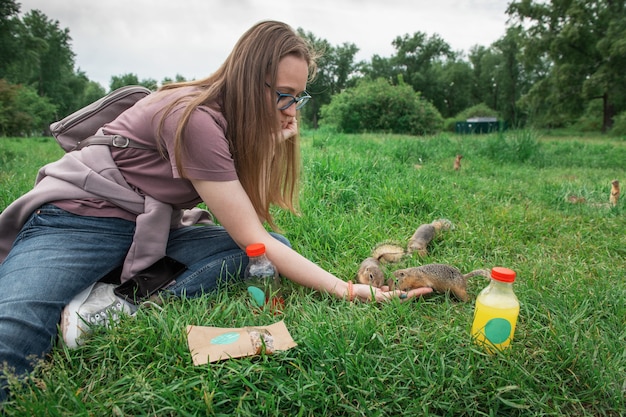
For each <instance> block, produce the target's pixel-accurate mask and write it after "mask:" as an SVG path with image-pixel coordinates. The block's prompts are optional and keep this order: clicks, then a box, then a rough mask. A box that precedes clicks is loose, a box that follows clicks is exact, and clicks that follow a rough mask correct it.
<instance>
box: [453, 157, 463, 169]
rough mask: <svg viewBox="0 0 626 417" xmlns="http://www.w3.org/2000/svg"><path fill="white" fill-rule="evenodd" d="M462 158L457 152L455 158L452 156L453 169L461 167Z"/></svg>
mask: <svg viewBox="0 0 626 417" xmlns="http://www.w3.org/2000/svg"><path fill="white" fill-rule="evenodd" d="M462 158H463V155H461V154H459V155H457V156H456V158H454V170H455V171H458V170H460V169H461V159H462Z"/></svg>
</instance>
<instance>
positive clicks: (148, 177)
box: [54, 87, 237, 220]
mask: <svg viewBox="0 0 626 417" xmlns="http://www.w3.org/2000/svg"><path fill="white" fill-rule="evenodd" d="M192 88H195V87H184V88H179V89H176V90H170V91H165V92H156V93H153V94H151V95H150V96H148V97H146V98H144V99H142V100H140V101H139V102H137V103H136V104H135V105H134V106H133V107H131V108H130V109H128V110H126V111H125V112H124V113H122V114H121V115H120V116H119V117H118V118H117V119H115V120H114V121H112V122H111V123H108V124H107V125H105V126H104V132H105V133H106V134H117V135H122V136H125V137H128V138H131V139H133V140H135V141H137V142H139V143H141V144H145V145H148V146H152V147H156V143H157V131H158V128H159V123H160V120H161V117H162V115H163V111H164V109H165V108H167V107H168V105H169V104H170V103H171V102H172V101H174V100H175V99H176V98H178V97H181V96H183V95H185V94H187V93H189V92H190V91H191V89H192ZM181 115H182V109H181V108H177V109H175V110H174V111H173V112H172V113H170V115H169V116H168V117H167V118H166V120H165V124H164V126H163V129H162V131H161V138H162V140H163V144H164V145H165V150H166V151H167V154H168V158H167V159H164V158H163V157H162V156H161V154H160V153H159V152H158V151H156V150H155V151H152V150H146V149H137V148H124V149H120V148H114V147H112V148H111V154H112V156H113V160H114V161H115V163H116V164H117V166H118V168H119V170H120V172H121V173H122V175H123V176H124V178H125V179H126V181H127V182H128V184H130V185H131V186H132V187H134V188H135V189H136V190H138V191H139V192H140V193H142V194H144V195H150V196H151V197H153V198H155V199H157V200H159V201H161V202H164V203H168V204H171V205H172V206H173V207H174V208H177V209H179V208H192V207H195V206H196V205H197V204H198V203H200V202H201V199H200V196H199V195H198V193H197V192H196V190H195V189H194V188H193V186H192V185H191V182H190V181H189V180H186V179H182V178H180V177H179V175H178V170H177V166H178V164H182V166H184V171H185V174H186V176H187V177H189V178H193V179H198V180H207V181H232V180H236V179H237V172H236V171H235V164H234V161H233V158H232V155H231V153H230V149H229V146H228V140H227V139H226V136H225V131H226V120H225V119H224V116H223V115H222V114H221V113H220V112H218V111H216V110H213V109H210V108H208V107H198V108H197V109H196V110H195V111H194V112H193V114H192V115H191V118H190V120H189V124H188V125H187V130H186V134H185V149H186V152H185V155H183V156H182V161H176V160H175V158H174V134H175V129H176V124H177V123H178V120H179V119H180V117H181ZM54 204H55V205H57V206H59V207H61V208H62V209H64V210H67V211H69V212H72V213H75V214H81V215H86V216H98V217H121V218H124V219H128V220H134V219H135V215H133V214H132V213H129V212H127V211H125V210H122V209H120V208H119V207H117V206H115V205H114V204H111V203H109V202H107V201H101V200H80V201H77V200H63V201H56V202H54Z"/></svg>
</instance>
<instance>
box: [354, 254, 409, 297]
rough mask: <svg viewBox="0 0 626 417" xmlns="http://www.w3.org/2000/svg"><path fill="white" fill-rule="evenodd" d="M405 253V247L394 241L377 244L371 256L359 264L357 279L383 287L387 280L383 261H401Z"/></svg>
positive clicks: (362, 282)
mask: <svg viewBox="0 0 626 417" xmlns="http://www.w3.org/2000/svg"><path fill="white" fill-rule="evenodd" d="M404 255H405V251H404V248H402V247H401V246H399V245H396V244H393V243H383V244H380V245H377V246H376V247H375V248H374V250H373V251H372V254H371V256H369V257H368V258H365V260H364V261H363V262H361V265H360V266H359V271H358V272H357V281H358V282H360V283H361V284H368V285H371V286H373V287H378V288H380V287H382V286H383V284H384V282H385V274H384V273H383V270H382V268H381V266H380V264H381V263H387V262H389V263H391V262H399V261H400V259H402V257H403V256H404Z"/></svg>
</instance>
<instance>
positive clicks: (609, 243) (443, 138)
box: [0, 130, 626, 416]
mask: <svg viewBox="0 0 626 417" xmlns="http://www.w3.org/2000/svg"><path fill="white" fill-rule="evenodd" d="M62 153H63V152H62V151H61V150H60V148H57V147H56V145H55V144H54V141H53V140H52V139H49V138H36V139H14V138H0V204H1V205H0V208H4V207H6V205H8V204H9V203H10V202H11V201H13V200H14V199H15V198H17V197H18V196H19V195H21V194H22V193H24V192H26V191H28V190H29V189H30V187H31V186H32V183H33V180H34V176H35V173H36V171H37V169H38V167H39V166H40V165H42V164H43V163H46V162H49V161H53V160H54V159H56V158H58V157H59V156H60V155H62ZM457 154H462V155H463V160H462V167H461V169H460V170H459V171H455V170H454V169H453V161H454V158H455V156H456V155H457ZM302 155H303V183H302V193H301V200H300V205H301V215H300V216H293V215H291V214H288V213H284V212H277V220H278V224H279V225H280V226H281V227H282V229H283V230H284V233H285V235H286V236H287V237H288V238H289V239H290V240H291V242H292V244H293V246H294V247H295V248H296V249H297V250H298V251H300V252H301V253H302V254H303V255H305V256H307V257H308V258H310V259H311V260H313V261H315V262H317V263H319V264H320V265H321V266H323V267H324V268H326V269H328V270H329V271H331V272H333V273H334V274H336V275H337V276H339V277H341V278H342V279H345V280H349V279H354V277H355V274H356V271H357V269H358V266H359V264H360V262H361V261H362V260H363V259H364V258H365V257H367V256H368V255H369V253H370V251H371V250H372V248H373V247H374V246H375V245H376V244H378V243H380V242H395V243H398V244H401V245H405V244H406V241H407V239H408V238H409V237H410V236H411V235H412V234H413V232H414V231H415V229H416V228H417V227H418V226H419V225H420V224H422V223H430V222H431V221H433V220H436V219H440V218H445V219H448V220H450V221H451V222H452V223H453V225H454V227H453V228H452V229H451V230H449V231H444V232H441V233H440V234H438V235H437V236H436V237H435V239H434V240H433V241H432V242H431V245H430V246H429V254H428V255H427V256H426V257H424V258H419V257H418V256H417V255H413V256H410V257H407V258H406V259H404V260H403V261H401V262H400V263H398V264H391V265H387V266H385V271H386V273H387V274H389V275H391V272H392V271H393V270H395V269H400V268H404V267H408V266H417V265H421V264H425V263H447V264H451V265H454V266H456V267H457V268H459V269H460V270H461V271H463V272H469V271H471V270H473V269H478V268H490V267H493V266H505V267H508V268H511V269H513V270H515V271H516V272H517V274H518V278H517V280H516V282H515V284H514V289H515V292H516V294H517V296H518V298H519V299H520V303H521V311H520V317H519V321H518V325H517V329H516V333H515V340H514V341H513V343H512V347H511V348H510V349H509V350H507V351H505V352H503V353H499V354H496V355H489V354H486V353H484V352H483V351H482V350H481V349H480V348H478V347H477V346H475V345H474V344H473V343H472V341H471V338H470V336H469V328H470V325H471V320H472V313H473V299H474V298H475V296H476V295H477V294H478V292H479V291H480V290H481V289H482V288H483V287H484V286H486V285H487V280H485V279H484V278H480V277H476V278H473V279H472V280H471V281H470V282H469V283H468V292H469V293H470V295H471V297H472V300H471V301H470V302H467V303H461V302H458V301H456V300H455V299H454V298H453V297H450V296H448V295H445V294H443V295H435V296H431V297H428V298H425V299H421V300H417V301H412V302H406V303H400V302H399V301H397V300H393V301H391V302H389V303H385V304H380V305H376V304H369V303H348V302H346V301H344V300H340V299H334V298H332V297H330V296H328V295H326V294H320V293H316V292H312V291H310V290H308V289H306V288H301V287H297V286H295V285H292V284H290V283H286V284H285V286H284V291H285V294H286V306H285V312H284V314H283V315H281V316H274V315H272V314H270V313H268V312H261V313H258V312H255V311H253V310H252V309H251V308H250V304H249V300H248V298H247V297H246V293H245V291H244V289H243V287H242V286H238V285H235V286H232V287H229V288H224V289H223V290H222V291H220V292H219V293H216V294H207V295H206V296H203V297H201V298H198V299H193V300H178V299H174V300H168V301H167V302H166V303H165V304H164V305H163V307H162V309H158V308H145V309H141V310H140V311H139V312H138V314H137V315H136V316H135V317H132V318H124V319H123V320H122V321H121V322H120V323H119V325H118V326H116V327H115V328H113V329H108V330H106V329H100V330H98V331H96V332H95V333H94V334H93V335H92V336H91V337H90V338H88V339H87V341H86V343H85V344H84V345H83V346H82V347H80V348H79V349H76V350H68V349H67V348H65V347H63V346H58V347H57V348H55V349H54V351H53V352H52V353H51V355H50V357H49V358H48V360H47V361H45V362H43V363H41V364H40V366H39V367H38V368H37V370H36V371H35V372H34V373H33V375H32V378H31V380H30V382H29V383H28V384H25V385H16V386H15V387H14V397H13V398H12V399H11V400H10V401H9V402H8V403H6V404H5V405H4V410H3V412H4V413H5V414H6V415H7V416H9V415H10V416H17V415H154V416H187V415H189V416H192V415H193V416H195V415H240V416H247V415H250V416H259V415H302V416H320V415H333V416H340V415H346V416H348V415H349V416H353V415H364V416H365V415H366V416H387V415H389V416H392V415H401V414H406V415H491V416H496V415H503V416H518V415H519V416H534V415H536V416H539V415H541V416H545V415H555V416H556V415H574V416H618V415H621V413H623V410H624V409H625V408H626V404H625V401H624V396H625V393H626V350H625V348H624V346H626V285H625V276H624V275H625V271H626V268H625V267H626V233H625V232H626V220H625V210H624V198H623V199H622V200H621V201H620V203H619V204H618V206H617V207H611V206H609V205H608V197H609V191H610V183H611V181H612V180H613V179H619V180H620V181H622V184H624V183H625V182H626V142H625V141H623V140H620V139H607V138H604V137H599V138H570V139H563V138H558V139H553V138H545V137H543V136H541V135H540V134H539V133H537V132H532V131H509V132H505V133H504V134H493V135H487V136H457V135H452V134H441V135H437V136H432V137H408V136H397V135H385V134H379V135H376V134H364V135H344V134H338V133H335V132H331V131H324V130H318V131H307V132H305V134H304V135H303V141H302ZM572 196H574V197H577V199H575V200H574V199H571V197H572ZM571 201H576V203H572V202H571ZM277 320H284V321H285V323H286V325H287V328H288V329H289V331H290V333H291V335H292V336H293V338H294V340H295V341H296V343H297V344H298V346H297V347H295V348H292V349H290V350H287V351H284V352H278V353H275V354H274V355H262V356H259V357H251V358H242V359H233V360H226V361H222V362H218V363H213V364H210V365H204V366H198V367H194V366H193V365H192V362H191V355H190V353H189V349H188V346H187V339H186V333H185V329H186V326H187V325H189V324H193V325H200V326H217V327H243V326H259V325H267V324H271V323H274V322H275V321H277Z"/></svg>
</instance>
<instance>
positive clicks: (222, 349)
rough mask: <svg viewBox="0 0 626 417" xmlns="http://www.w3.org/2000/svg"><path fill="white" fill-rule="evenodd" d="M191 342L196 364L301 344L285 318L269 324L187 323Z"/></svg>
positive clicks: (278, 349) (272, 351) (188, 338)
mask: <svg viewBox="0 0 626 417" xmlns="http://www.w3.org/2000/svg"><path fill="white" fill-rule="evenodd" d="M187 344H188V345H189V351H190V352H191V357H192V359H193V364H194V365H204V364H207V363H210V362H217V361H219V360H222V359H230V358H241V357H244V356H255V355H260V354H262V353H265V354H266V355H271V354H272V353H274V352H276V351H281V350H287V349H290V348H292V347H295V346H297V344H296V342H294V340H293V338H292V337H291V335H290V334H289V331H288V330H287V327H286V326H285V323H284V322H283V321H282V320H281V321H279V322H277V323H274V324H271V325H269V326H258V327H239V328H232V327H231V328H229V327H206V326H191V325H190V326H187Z"/></svg>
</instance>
